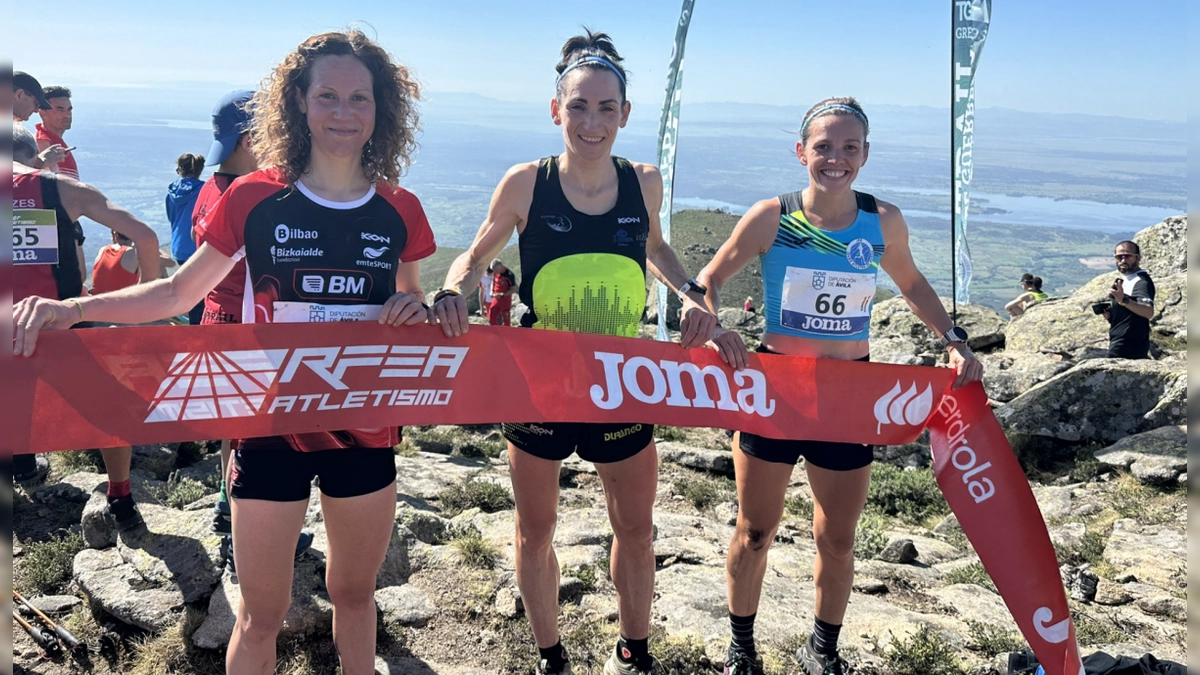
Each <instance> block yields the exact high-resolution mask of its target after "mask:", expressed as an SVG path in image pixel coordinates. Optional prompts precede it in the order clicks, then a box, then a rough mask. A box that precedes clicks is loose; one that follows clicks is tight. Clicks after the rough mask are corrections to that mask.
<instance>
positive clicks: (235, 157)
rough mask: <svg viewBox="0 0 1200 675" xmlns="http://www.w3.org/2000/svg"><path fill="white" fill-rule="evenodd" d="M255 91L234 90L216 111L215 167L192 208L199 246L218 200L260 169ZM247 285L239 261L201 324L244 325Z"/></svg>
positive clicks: (210, 160)
mask: <svg viewBox="0 0 1200 675" xmlns="http://www.w3.org/2000/svg"><path fill="white" fill-rule="evenodd" d="M253 95H254V92H252V91H249V90H242V91H234V92H230V93H228V94H226V95H225V96H223V97H222V98H221V100H220V101H218V102H217V106H216V107H215V108H213V113H212V127H213V143H212V147H211V148H209V150H208V154H207V155H206V159H205V163H206V164H207V165H209V166H215V167H216V171H214V172H213V175H212V176H211V177H209V179H208V181H206V182H205V183H204V186H203V187H202V188H200V194H199V195H197V197H196V205H195V207H194V208H193V209H192V238H193V239H194V240H195V243H196V247H197V248H199V247H200V245H201V244H203V243H204V237H203V235H202V234H201V232H200V230H198V229H197V228H196V225H197V224H199V222H200V220H201V219H202V218H203V217H204V216H205V214H207V213H208V212H209V211H210V210H212V208H213V206H214V205H216V203H217V200H218V199H220V197H221V195H222V194H224V193H225V190H226V189H228V188H229V185H230V183H232V182H233V181H234V180H235V179H236V178H238V177H239V176H244V175H246V174H248V173H251V172H253V171H257V170H258V161H257V160H256V159H255V158H254V153H252V152H251V151H250V135H249V134H248V133H247V129H248V127H249V124H250V113H249V111H247V110H246V105H247V104H248V103H249V102H250V98H251V97H252V96H253ZM245 284H246V265H245V263H244V262H238V264H237V265H235V266H234V268H233V271H232V272H230V273H229V276H227V277H226V278H225V280H224V281H222V282H221V283H220V284H217V287H216V288H214V289H213V290H212V292H211V293H209V294H208V297H206V298H205V299H204V315H203V317H202V319H201V321H200V322H201V323H206V324H211V323H241V321H242V291H243V290H244V289H245Z"/></svg>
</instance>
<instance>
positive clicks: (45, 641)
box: [13, 612, 62, 656]
mask: <svg viewBox="0 0 1200 675" xmlns="http://www.w3.org/2000/svg"><path fill="white" fill-rule="evenodd" d="M13 620H14V621H16V622H17V625H19V626H20V627H21V628H23V629H25V632H26V633H27V634H28V635H29V637H31V638H33V641H34V642H36V643H37V646H39V647H41V648H42V651H43V652H45V653H46V656H56V655H58V654H61V653H62V647H60V646H59V644H58V640H56V639H55V638H54V634H53V633H51V632H50V631H48V630H46V629H44V628H42V627H41V626H31V625H30V624H29V623H28V622H26V621H25V619H22V618H21V617H20V616H19V615H17V613H16V612H13Z"/></svg>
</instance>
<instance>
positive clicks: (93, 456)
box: [50, 450, 104, 476]
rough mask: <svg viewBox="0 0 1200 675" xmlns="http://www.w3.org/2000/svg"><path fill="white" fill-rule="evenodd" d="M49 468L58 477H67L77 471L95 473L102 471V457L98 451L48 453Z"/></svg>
mask: <svg viewBox="0 0 1200 675" xmlns="http://www.w3.org/2000/svg"><path fill="white" fill-rule="evenodd" d="M50 466H51V468H53V469H54V473H55V474H56V475H59V476H69V475H71V474H73V473H77V472H79V471H87V472H91V473H96V472H100V471H104V456H103V455H101V454H100V451H99V450H73V451H68V452H54V453H50Z"/></svg>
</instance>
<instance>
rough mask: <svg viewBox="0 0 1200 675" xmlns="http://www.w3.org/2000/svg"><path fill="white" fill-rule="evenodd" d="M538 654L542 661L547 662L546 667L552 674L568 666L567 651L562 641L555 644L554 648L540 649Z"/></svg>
mask: <svg viewBox="0 0 1200 675" xmlns="http://www.w3.org/2000/svg"><path fill="white" fill-rule="evenodd" d="M538 653H540V654H541V655H542V659H544V660H545V661H546V667H547V669H549V670H550V671H551V672H557V671H559V670H562V669H563V666H565V665H566V664H567V650H566V649H564V648H563V646H562V640H559V641H558V642H556V643H554V646H553V647H546V648H544V649H543V648H542V647H538Z"/></svg>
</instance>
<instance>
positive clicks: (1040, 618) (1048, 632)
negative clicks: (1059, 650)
mask: <svg viewBox="0 0 1200 675" xmlns="http://www.w3.org/2000/svg"><path fill="white" fill-rule="evenodd" d="M1053 620H1054V612H1053V611H1052V610H1051V609H1050V608H1049V607H1039V608H1038V610H1037V611H1036V612H1034V613H1033V627H1034V629H1035V630H1037V634H1038V635H1040V636H1041V638H1042V639H1043V640H1045V641H1046V642H1051V643H1054V644H1058V643H1060V642H1066V641H1067V638H1068V637H1070V636H1071V619H1070V618H1067V619H1063V620H1062V621H1059V622H1058V623H1056V624H1051V623H1050V622H1051V621H1053Z"/></svg>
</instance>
